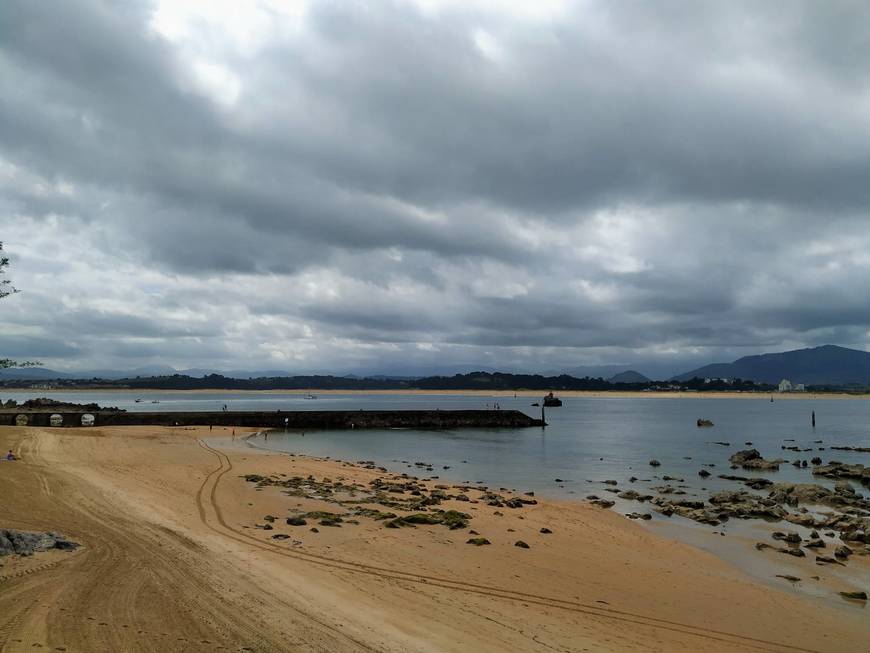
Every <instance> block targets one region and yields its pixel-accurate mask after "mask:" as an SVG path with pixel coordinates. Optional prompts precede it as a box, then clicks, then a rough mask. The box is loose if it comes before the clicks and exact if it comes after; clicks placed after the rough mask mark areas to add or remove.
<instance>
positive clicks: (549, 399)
mask: <svg viewBox="0 0 870 653" xmlns="http://www.w3.org/2000/svg"><path fill="white" fill-rule="evenodd" d="M544 405H545V406H547V407H548V408H550V407H553V406H561V405H562V400H561V399H559V398H558V397H554V396H553V393H552V392H551V393H550V394H548V395H547V396H546V397H544Z"/></svg>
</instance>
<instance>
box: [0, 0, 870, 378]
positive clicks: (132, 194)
mask: <svg viewBox="0 0 870 653" xmlns="http://www.w3.org/2000/svg"><path fill="white" fill-rule="evenodd" d="M240 6H241V5H239V4H238V3H234V2H229V1H228V0H227V1H220V2H219V1H212V2H204V1H203V2H201V1H199V0H184V1H181V0H173V1H170V0H165V1H163V2H154V3H151V2H133V1H131V2H124V3H109V2H101V1H99V0H70V1H68V2H64V3H54V4H52V5H51V6H48V5H45V4H43V3H34V2H28V1H26V0H21V1H19V0H9V1H7V2H4V3H3V5H2V6H0V240H2V241H3V242H4V248H5V250H6V254H7V255H9V256H10V258H11V259H12V266H11V269H10V271H9V272H10V277H11V278H12V279H13V280H14V281H15V283H16V285H17V286H18V287H19V288H21V289H22V290H23V291H24V292H22V293H20V294H18V295H15V296H14V297H9V298H6V299H4V300H3V301H2V303H0V319H2V325H3V327H2V331H0V357H4V356H11V357H22V358H39V359H40V360H41V361H42V362H43V363H44V364H46V365H47V366H49V367H53V368H56V369H89V368H98V367H102V368H106V367H114V368H121V369H123V368H132V367H138V366H142V365H148V364H157V363H159V364H168V365H172V366H175V367H178V368H185V367H207V368H217V369H281V370H288V371H292V372H300V373H301V372H308V371H323V372H337V373H346V372H391V373H409V374H413V373H426V372H429V371H446V370H449V369H454V368H455V369H468V368H472V367H487V368H490V369H502V370H532V371H537V370H556V369H564V368H571V367H574V366H578V365H595V364H607V363H618V364H621V363H625V364H636V365H637V366H638V367H640V369H641V371H645V370H646V371H647V373H652V374H655V373H657V372H662V373H664V372H667V371H670V372H672V373H675V372H678V371H683V370H684V369H688V368H690V367H692V366H694V365H695V364H702V363H706V362H711V361H714V360H715V361H720V360H731V359H734V358H736V357H738V356H741V355H745V354H749V353H760V352H763V351H782V350H785V349H791V348H796V347H800V346H812V345H817V344H823V343H828V342H831V343H836V344H842V345H846V346H853V347H856V348H861V349H866V347H867V343H868V341H870V335H868V334H870V303H868V302H867V301H866V297H867V296H868V295H870V274H868V273H870V229H868V226H870V221H868V217H867V215H866V211H867V207H868V205H870V183H868V180H870V40H868V39H867V38H866V25H868V24H870V6H867V5H865V4H862V3H853V2H846V1H844V2H833V3H823V4H819V3H811V2H785V1H782V2H770V3H764V4H759V3H753V2H731V3H713V2H687V1H686V2H670V1H666V2H662V3H654V4H649V3H637V2H628V1H622V2H606V1H604V0H585V1H577V2H571V1H564V2H562V1H558V0H548V1H546V2H540V3H520V2H516V3H496V2H487V1H484V0H481V1H479V2H449V1H443V2H439V1H436V0H416V1H414V0H406V1H398V0H397V1H393V2H377V3H375V2H372V3H365V2H360V3H333V2H318V3H313V2H312V3H308V2H304V1H302V0H294V1H288V2H278V1H277V0H260V1H259V2H256V3H252V4H251V5H250V6H246V8H245V9H244V11H243V10H242V9H240ZM644 366H645V367H644Z"/></svg>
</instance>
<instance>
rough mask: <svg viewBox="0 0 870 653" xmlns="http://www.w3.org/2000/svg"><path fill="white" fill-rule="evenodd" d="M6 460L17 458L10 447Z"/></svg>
mask: <svg viewBox="0 0 870 653" xmlns="http://www.w3.org/2000/svg"><path fill="white" fill-rule="evenodd" d="M6 460H8V461H10V462H11V461H13V460H18V458H16V457H15V454H14V453H12V449H10V450H9V453H7V454H6Z"/></svg>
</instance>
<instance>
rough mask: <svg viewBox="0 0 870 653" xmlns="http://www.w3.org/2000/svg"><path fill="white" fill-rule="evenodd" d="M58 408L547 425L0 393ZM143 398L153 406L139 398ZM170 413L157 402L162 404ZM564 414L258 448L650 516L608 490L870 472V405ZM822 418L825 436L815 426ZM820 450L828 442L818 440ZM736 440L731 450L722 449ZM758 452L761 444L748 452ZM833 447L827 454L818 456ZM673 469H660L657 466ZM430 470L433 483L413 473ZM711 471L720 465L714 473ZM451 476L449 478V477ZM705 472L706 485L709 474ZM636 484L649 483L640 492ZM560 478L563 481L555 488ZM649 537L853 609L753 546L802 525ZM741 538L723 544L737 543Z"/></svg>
mask: <svg viewBox="0 0 870 653" xmlns="http://www.w3.org/2000/svg"><path fill="white" fill-rule="evenodd" d="M34 396H49V397H51V398H54V399H59V400H64V401H73V402H80V403H84V402H97V403H99V404H100V405H102V406H117V407H119V408H125V409H128V410H139V411H147V410H161V411H173V410H177V411H192V410H220V408H221V407H222V406H223V405H224V404H227V406H228V407H229V409H230V410H279V409H280V410H329V409H335V410H359V409H434V408H440V409H445V410H446V409H451V408H452V409H461V408H464V409H469V408H474V409H486V408H488V407H489V408H492V407H493V405H494V404H496V403H498V404H499V405H500V407H501V408H502V409H517V410H522V411H524V412H526V413H527V414H530V415H535V416H537V415H539V414H540V408H536V407H532V406H531V403H532V402H533V401H535V399H533V398H529V397H517V398H514V397H484V396H467V395H420V396H415V395H359V394H348V395H340V394H336V395H332V394H330V395H319V397H318V398H317V399H316V400H308V399H305V398H304V396H303V395H302V394H295V395H293V394H265V393H263V394H259V393H228V392H214V393H173V392H140V393H132V392H131V393H126V392H111V393H106V392H104V393H100V392H93V393H82V392H76V393H63V392H45V391H34V392H15V393H10V392H0V398H2V399H9V398H15V399H17V400H19V401H23V400H24V399H27V398H30V397H34ZM136 399H141V400H142V402H141V403H137V402H136V401H135V400H136ZM152 401H158V402H159V403H151V402H152ZM563 401H564V405H563V406H562V407H561V408H551V409H547V415H546V417H547V421H548V422H549V426H547V427H546V428H526V429H496V430H490V429H460V430H454V431H418V430H410V429H390V430H350V431H307V432H305V433H302V432H296V431H291V432H280V431H277V432H276V431H273V432H271V433H270V434H269V437H268V439H265V438H264V437H263V436H262V435H260V436H259V437H258V438H256V440H255V444H256V446H260V447H266V448H268V449H272V450H276V451H286V452H293V453H303V454H309V455H313V456H321V457H325V456H329V457H332V458H338V459H342V460H349V461H358V460H371V461H374V462H376V463H377V464H379V465H383V466H384V467H387V468H388V469H390V470H392V471H396V472H408V473H409V474H412V475H415V476H420V477H423V478H429V477H438V478H440V479H441V480H443V481H447V482H479V483H483V484H485V485H488V486H490V487H493V488H500V487H505V488H508V489H516V490H518V491H528V490H533V491H535V493H536V494H537V495H539V496H544V497H552V498H557V499H581V498H585V497H586V496H587V495H589V494H597V495H598V496H601V497H607V498H612V499H615V500H617V506H616V508H615V509H616V510H618V511H620V512H623V513H627V512H629V511H638V512H649V506H648V505H647V504H640V503H636V502H624V501H620V500H618V499H617V497H616V496H615V495H614V494H612V493H609V492H606V491H605V488H608V487H610V486H608V485H605V484H603V483H602V481H604V480H608V479H612V480H616V481H617V482H618V488H619V489H620V490H622V489H628V488H629V487H631V488H634V489H636V490H638V491H639V492H642V493H644V492H646V491H649V494H656V492H655V491H652V490H649V488H651V487H652V486H656V485H663V484H664V483H665V481H663V480H662V477H663V476H666V475H668V476H672V477H676V478H678V479H684V481H671V482H670V483H671V484H672V485H680V486H684V489H685V490H686V492H687V496H686V497H683V498H693V497H697V498H699V499H706V498H707V497H708V496H709V494H710V492H713V491H715V490H718V489H746V488H745V487H744V486H743V485H742V484H739V483H735V482H733V481H726V480H722V479H719V478H716V476H717V475H718V474H737V475H740V476H761V477H765V478H770V479H771V480H774V481H789V482H804V483H819V484H822V485H826V486H829V487H830V486H831V485H832V482H830V481H827V480H825V479H821V478H817V477H814V476H813V475H812V474H811V473H810V471H809V469H797V468H794V467H792V466H791V465H790V464H784V465H782V466H781V468H780V471H778V472H763V473H753V472H748V471H745V470H742V469H741V470H734V471H732V470H731V469H730V464H729V462H728V457H729V456H730V455H731V454H733V453H734V452H736V451H739V450H741V449H746V448H749V447H750V446H751V447H754V448H756V449H758V450H759V451H760V452H761V454H762V455H763V456H764V457H765V458H768V459H773V458H780V457H781V458H784V459H786V460H788V461H792V460H795V459H800V460H804V459H806V460H807V461H809V460H810V459H811V458H813V457H815V456H819V457H821V458H822V459H823V460H824V461H825V462H827V461H829V460H840V461H842V462H857V463H862V464H865V465H870V453H852V452H846V451H832V450H830V449H829V447H830V446H831V445H838V446H846V445H849V446H863V447H870V401H864V400H854V401H850V400H832V399H821V398H813V397H808V398H806V399H789V400H784V399H779V400H776V401H774V402H773V403H771V402H769V401H768V400H767V398H766V397H765V398H763V399H705V398H685V399H658V398H643V397H635V398H620V397H600V398H599V397H595V398H593V397H578V398H575V397H565V398H563ZM813 411H815V413H816V427H815V428H813V427H812V424H811V414H812V412H813ZM702 417H703V418H705V419H710V420H713V422H714V423H715V426H714V427H713V428H698V427H697V426H696V421H697V420H698V418H702ZM819 440H821V443H819V442H817V441H819ZM716 442H727V443H729V446H724V445H722V444H716ZM749 442H751V443H752V444H751V445H748V444H746V443H749ZM784 446H799V447H801V448H802V449H803V448H806V449H812V451H806V452H800V453H796V452H792V451H787V450H784V449H783V447H784ZM822 448H824V450H820V449H822ZM653 458H655V459H657V460H659V461H660V462H661V463H662V464H661V466H660V467H656V468H653V467H651V466H650V465H649V461H650V460H651V459H653ZM415 462H426V463H429V464H431V465H432V466H433V471H432V472H427V471H425V470H421V469H419V468H417V467H415V466H414V465H413V463H415ZM706 465H712V466H706ZM445 468H446V469H445ZM701 469H706V470H708V471H709V472H710V473H711V476H710V477H709V478H707V479H703V478H701V477H700V476H698V471H699V470H701ZM631 476H636V477H637V478H638V480H637V481H636V482H634V483H630V482H629V480H628V479H629V478H630V477H631ZM556 479H561V480H560V481H556ZM853 485H854V487H855V489H856V491H858V492H859V493H862V494H864V495H865V496H867V495H868V490H867V488H864V487H862V486H861V485H860V484H853ZM652 515H653V520H652V521H651V522H646V523H647V524H648V525H649V527H651V528H653V529H655V530H659V531H660V532H663V533H664V534H666V535H670V536H673V537H677V538H678V539H682V540H683V541H686V542H689V543H691V544H693V545H695V546H698V547H700V548H703V549H706V550H708V551H710V552H712V553H714V554H716V555H719V556H721V557H723V558H725V559H726V560H729V561H731V562H732V563H733V564H735V565H738V566H740V567H741V568H742V569H744V571H746V572H748V573H750V574H752V575H753V576H756V577H757V578H759V579H761V580H763V581H764V582H767V583H770V584H775V585H777V586H778V587H780V589H786V590H788V591H795V592H800V593H808V594H811V595H813V596H815V597H816V598H817V599H819V600H822V601H825V602H828V603H830V605H832V606H837V607H842V605H841V604H843V603H844V602H842V601H840V600H839V599H838V598H837V597H832V595H831V592H830V591H828V590H824V589H821V588H816V587H815V586H814V585H812V584H809V583H802V584H800V585H798V586H795V587H783V583H782V581H779V580H777V579H776V578H775V576H774V574H775V573H792V574H798V575H800V574H801V573H802V572H800V570H799V569H795V568H791V567H790V566H789V565H791V564H793V559H792V558H790V556H779V555H777V556H772V555H767V556H766V555H763V554H759V553H758V552H756V551H754V549H753V548H752V546H751V542H752V541H754V540H767V541H770V540H769V537H770V531H771V530H773V529H775V528H779V529H783V530H797V531H799V532H801V533H802V535H804V536H806V535H807V532H804V531H805V529H801V528H799V527H795V526H793V525H791V524H787V523H781V524H776V525H771V524H766V523H764V522H760V521H758V520H750V521H742V520H731V521H730V522H728V523H727V524H724V525H722V526H718V527H711V526H704V525H700V524H696V523H694V522H691V521H689V520H686V519H682V518H679V517H676V516H675V517H673V518H671V519H667V518H664V517H662V516H660V515H658V514H657V513H655V512H653V513H652ZM726 531H727V533H728V534H729V535H736V536H738V537H720V536H719V535H718V533H719V532H726ZM826 573H827V574H829V575H832V576H838V577H841V578H842V579H843V580H844V581H847V582H851V583H854V582H858V581H859V579H860V582H864V583H870V572H868V570H867V569H866V568H865V566H864V565H862V566H856V564H853V563H850V564H849V566H848V567H844V568H839V567H838V568H836V569H833V568H832V569H828V570H826Z"/></svg>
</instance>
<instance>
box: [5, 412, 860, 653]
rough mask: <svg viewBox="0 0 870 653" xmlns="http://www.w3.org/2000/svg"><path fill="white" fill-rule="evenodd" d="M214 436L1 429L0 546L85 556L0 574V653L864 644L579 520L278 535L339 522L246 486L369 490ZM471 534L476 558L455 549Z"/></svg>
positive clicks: (698, 567) (709, 564) (45, 559)
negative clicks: (40, 539) (60, 536)
mask: <svg viewBox="0 0 870 653" xmlns="http://www.w3.org/2000/svg"><path fill="white" fill-rule="evenodd" d="M230 433H231V431H230V429H226V430H218V429H216V430H215V431H213V432H209V431H208V429H202V428H200V429H197V428H190V429H181V428H176V429H173V428H155V427H119V428H113V429H108V428H106V429H88V430H85V429H76V430H73V429H37V428H15V427H6V428H2V429H0V447H6V448H10V447H11V448H13V449H14V450H16V451H17V452H19V453H20V455H21V457H22V461H20V462H17V463H0V496H2V497H3V513H2V526H4V527H8V528H20V529H26V530H57V531H61V532H62V533H64V534H65V535H67V536H69V537H70V538H72V539H74V540H76V541H79V542H81V543H82V544H83V546H82V548H81V549H79V550H78V551H75V552H73V553H59V552H51V553H49V554H37V555H36V556H34V557H33V558H30V559H26V560H24V561H22V560H9V559H8V557H7V558H5V559H3V558H0V564H3V565H4V566H3V567H0V650H2V651H24V650H27V651H31V650H33V649H34V647H36V646H37V645H39V646H42V647H45V648H48V649H49V650H55V649H62V650H63V649H65V650H67V651H103V650H106V651H108V650H117V651H121V650H123V651H176V650H177V651H214V650H227V651H239V650H244V647H248V648H247V650H254V651H288V650H303V651H362V650H376V651H469V650H474V651H505V650H529V651H532V650H561V651H583V650H588V651H650V650H653V651H696V650H700V649H703V650H713V651H720V650H721V651H744V650H745V651H758V650H766V651H846V650H861V648H862V647H863V646H864V645H865V644H866V642H867V638H868V636H870V620H868V619H867V618H866V611H865V610H861V609H860V608H853V607H852V606H846V607H845V608H843V609H836V608H832V607H829V606H827V605H821V604H820V603H819V602H814V601H812V600H810V599H807V598H804V597H801V596H797V595H794V594H792V593H789V592H787V591H780V590H778V589H776V588H774V587H770V586H767V585H765V584H763V583H760V582H758V581H756V580H753V579H752V578H750V577H749V576H747V575H745V574H744V573H743V572H741V570H740V569H738V568H737V567H735V566H732V565H730V564H728V563H726V562H724V561H722V560H720V559H718V558H716V557H714V556H712V555H710V554H708V553H705V552H703V551H701V550H699V549H697V548H694V547H691V546H689V545H686V544H681V543H678V542H675V541H672V540H669V539H667V538H664V537H661V536H660V535H658V534H656V533H653V532H651V531H650V530H648V529H645V528H643V527H642V526H640V525H638V524H635V523H633V522H630V521H629V520H626V519H625V518H624V517H622V516H621V515H619V514H616V513H615V512H612V511H607V510H602V509H599V508H597V507H594V506H591V505H589V504H585V503H567V502H566V503H561V502H552V501H547V502H544V501H541V502H540V503H538V504H537V505H526V506H524V507H522V508H517V509H508V508H496V507H492V506H488V505H486V503H484V502H479V503H476V504H473V503H470V502H460V501H455V500H448V501H445V502H443V504H442V505H441V506H438V507H439V508H444V509H453V510H458V511H463V512H466V513H467V514H469V515H471V520H470V524H469V525H468V527H467V528H465V529H459V530H449V529H447V528H446V527H445V526H443V525H433V526H429V525H420V526H417V527H416V528H396V529H389V528H385V527H384V523H383V522H382V521H375V520H374V519H371V518H368V517H359V518H357V520H358V521H359V523H358V524H352V523H342V524H341V526H338V527H336V526H321V525H319V524H318V522H317V521H316V520H313V521H312V520H309V524H307V525H306V526H289V525H287V524H286V523H285V518H286V517H287V516H288V515H293V514H297V513H299V512H310V511H315V510H320V511H329V512H345V509H344V508H341V507H338V506H336V504H335V503H332V502H329V501H324V500H320V499H316V498H308V497H305V496H288V495H287V494H285V493H284V492H283V491H282V490H283V489H284V488H282V487H277V486H266V487H261V488H259V489H258V485H257V483H252V482H249V481H246V480H245V479H244V478H243V476H244V475H246V474H257V475H261V476H263V477H267V478H269V477H271V478H272V480H273V481H276V482H282V481H283V480H285V479H288V478H292V477H294V476H299V477H303V478H304V477H307V476H308V475H312V476H313V477H314V479H315V480H316V481H317V482H322V480H323V478H324V477H327V478H329V479H330V481H331V482H333V483H334V482H338V481H339V480H340V479H341V482H343V483H344V484H346V485H349V484H351V483H358V484H360V485H362V486H368V484H369V483H370V482H371V481H372V480H374V479H376V478H385V477H386V475H385V474H384V473H383V472H381V471H379V470H377V469H367V468H365V467H364V466H360V465H350V464H347V463H341V462H337V461H332V460H322V459H312V458H306V457H301V456H289V455H287V454H278V453H265V452H262V451H259V450H256V449H253V448H250V447H248V446H247V445H246V443H245V442H244V441H243V440H242V439H241V436H242V435H243V432H242V431H241V430H240V429H237V431H236V433H237V437H236V439H235V440H233V439H232V437H231V435H230ZM435 473H436V474H437V472H435ZM427 475H428V474H427ZM435 483H438V481H431V482H429V483H428V484H432V485H434V484H435ZM494 489H495V490H497V488H494ZM518 489H520V490H521V488H518ZM309 494H310V493H309ZM467 494H468V496H469V497H472V498H473V499H475V500H476V499H477V497H478V495H479V494H480V493H479V492H477V491H473V490H470V491H468V492H467ZM501 494H503V495H505V496H513V494H512V493H510V492H501ZM372 507H377V506H372ZM381 509H382V510H383V509H384V508H383V507H381ZM394 512H397V513H400V514H401V511H394ZM499 513H500V514H499ZM267 515H269V516H275V517H276V518H277V519H276V520H275V521H274V522H273V523H272V524H270V525H271V526H272V529H271V530H264V529H262V528H257V527H256V525H260V526H264V525H265V524H266V523H267V522H266V521H265V520H264V517H266V516H267ZM312 527H314V528H317V529H318V531H319V532H312V531H311V530H310V529H311V528H312ZM541 528H549V529H551V530H552V531H553V532H552V533H550V534H542V533H541V532H540V529H541ZM470 529H473V530H474V531H476V532H477V533H479V535H480V536H483V537H486V538H487V539H488V540H489V541H490V542H491V544H490V545H488V546H480V547H478V546H472V545H469V544H466V543H465V542H466V540H467V539H469V538H470V537H473V536H474V535H472V534H470V533H469V532H468V531H469V530H470ZM274 535H286V536H288V537H287V538H286V539H276V538H274V537H273V536H274ZM517 540H523V541H525V542H527V543H528V544H529V546H530V548H529V549H521V548H518V547H516V546H514V543H515V542H516V541H517ZM25 566H28V567H27V569H25Z"/></svg>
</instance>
